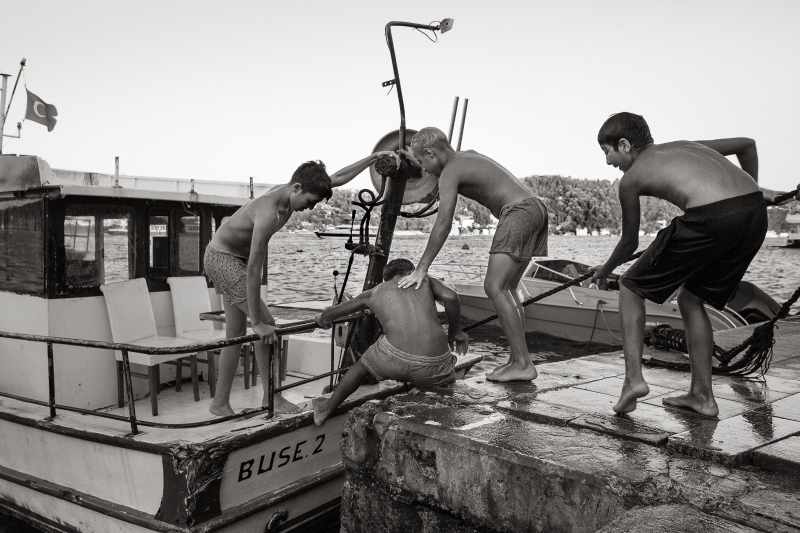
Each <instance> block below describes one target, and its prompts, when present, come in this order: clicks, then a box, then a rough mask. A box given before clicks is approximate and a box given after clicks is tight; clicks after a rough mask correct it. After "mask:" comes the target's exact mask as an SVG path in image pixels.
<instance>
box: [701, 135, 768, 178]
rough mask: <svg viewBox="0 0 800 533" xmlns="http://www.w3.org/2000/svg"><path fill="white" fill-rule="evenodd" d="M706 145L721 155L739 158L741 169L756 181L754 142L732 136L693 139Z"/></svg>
mask: <svg viewBox="0 0 800 533" xmlns="http://www.w3.org/2000/svg"><path fill="white" fill-rule="evenodd" d="M695 142H697V143H699V144H702V145H705V146H708V147H709V148H711V149H712V150H716V151H717V152H719V153H721V154H722V155H735V156H736V159H738V160H739V166H741V167H742V170H744V171H745V172H747V173H748V174H750V176H752V178H753V179H754V180H756V183H758V150H757V149H756V142H755V141H754V140H753V139H748V138H747V137H733V138H730V139H714V140H711V141H695Z"/></svg>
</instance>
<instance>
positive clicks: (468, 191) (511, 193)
mask: <svg viewBox="0 0 800 533" xmlns="http://www.w3.org/2000/svg"><path fill="white" fill-rule="evenodd" d="M439 180H440V181H439V187H440V188H441V187H442V186H446V185H445V182H446V181H451V180H452V181H455V182H457V187H458V194H460V195H462V196H466V197H467V198H469V199H471V200H475V201H476V202H478V203H480V204H481V205H483V206H485V207H487V208H488V209H489V210H490V211H491V212H492V215H494V216H495V218H500V210H501V209H503V207H504V206H505V205H508V204H513V203H517V202H519V201H520V200H522V199H524V198H528V197H530V196H532V193H531V191H529V190H528V189H527V188H525V187H524V186H523V185H522V183H520V182H519V180H518V179H517V178H516V177H514V175H513V174H511V172H509V171H508V170H507V169H506V168H505V167H503V166H502V165H500V164H499V163H498V162H496V161H494V160H493V159H491V158H489V157H486V156H485V155H483V154H479V153H478V152H476V151H474V150H468V151H465V152H456V155H455V156H454V157H453V160H452V161H450V162H449V163H448V164H447V166H446V167H445V168H444V170H443V171H442V175H441V177H440V178H439Z"/></svg>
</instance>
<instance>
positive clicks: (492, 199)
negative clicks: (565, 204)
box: [399, 128, 548, 381]
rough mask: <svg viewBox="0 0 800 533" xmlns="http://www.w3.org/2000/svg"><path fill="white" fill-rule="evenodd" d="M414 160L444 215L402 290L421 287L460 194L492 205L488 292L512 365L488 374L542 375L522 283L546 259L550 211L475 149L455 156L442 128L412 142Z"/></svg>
mask: <svg viewBox="0 0 800 533" xmlns="http://www.w3.org/2000/svg"><path fill="white" fill-rule="evenodd" d="M401 151H402V152H403V154H405V155H406V156H407V157H408V158H409V160H410V161H411V162H412V163H414V164H418V165H421V166H422V167H424V168H425V170H427V171H428V172H429V173H431V174H433V175H434V176H437V177H438V178H439V215H438V216H437V218H436V223H435V224H434V226H433V229H432V230H431V236H430V238H429V239H428V245H427V246H426V247H425V252H424V253H423V255H422V259H420V261H419V264H418V265H417V268H416V270H414V272H413V273H412V274H411V275H410V276H407V277H405V278H403V279H402V280H400V283H399V286H400V287H402V288H406V287H411V286H412V285H413V286H415V288H419V287H420V286H421V284H422V281H423V280H424V279H425V277H426V275H427V273H428V268H429V267H430V265H431V263H433V260H434V259H436V255H437V254H438V253H439V250H441V249H442V246H443V245H444V242H445V241H446V240H447V236H448V235H449V234H450V228H451V226H452V221H453V215H454V213H455V209H456V202H457V201H458V195H459V194H461V195H463V196H465V197H467V198H470V199H472V200H475V201H476V202H478V203H480V204H481V205H483V206H484V207H487V208H488V209H489V210H490V211H491V212H492V215H494V216H495V217H496V218H497V219H499V221H500V222H499V223H498V225H497V231H496V232H495V235H494V239H493V240H492V247H491V249H490V250H489V266H488V269H487V272H486V279H485V280H484V282H483V287H484V290H485V291H486V294H487V295H488V296H489V298H490V299H491V300H492V303H493V304H494V308H495V310H496V311H497V315H498V318H499V319H500V326H501V327H502V328H503V333H505V336H506V338H507V339H508V344H509V346H510V347H511V355H510V356H509V360H508V363H507V364H505V365H503V366H500V367H498V368H496V369H495V370H494V371H493V372H491V373H489V374H487V376H486V378H487V379H491V380H495V381H514V380H520V381H528V380H532V379H535V378H536V376H537V372H536V368H535V367H534V366H533V363H532V362H531V360H530V356H529V354H528V345H527V343H526V342H525V309H524V308H523V307H522V295H521V293H520V291H519V283H520V279H521V278H522V274H523V273H524V272H525V269H526V268H527V266H528V263H530V260H531V258H532V257H535V256H543V255H547V227H548V216H547V208H546V207H545V206H544V204H543V203H542V202H541V201H540V200H539V199H538V198H536V196H534V195H533V193H532V192H531V191H529V190H528V189H527V188H525V186H524V185H522V183H520V181H519V180H518V179H517V178H516V177H514V176H513V175H512V174H511V172H509V171H508V170H506V169H505V168H504V167H502V166H501V165H500V164H499V163H497V162H496V161H494V160H492V159H490V158H488V157H486V156H485V155H481V154H479V153H477V152H475V151H473V150H468V151H465V152H456V151H455V150H453V147H452V146H450V143H449V142H448V141H447V136H446V135H445V134H444V132H442V131H441V130H439V129H437V128H422V129H421V130H420V131H419V132H418V133H417V134H416V135H414V138H413V139H412V140H411V153H409V152H408V151H406V150H401Z"/></svg>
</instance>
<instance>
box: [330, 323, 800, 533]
mask: <svg viewBox="0 0 800 533" xmlns="http://www.w3.org/2000/svg"><path fill="white" fill-rule="evenodd" d="M751 329H752V328H742V329H739V330H731V331H728V332H721V333H718V334H717V335H716V339H715V340H716V341H717V343H718V344H720V345H722V346H723V347H729V346H733V345H736V344H738V343H739V342H741V340H743V339H744V338H746V337H748V336H749V335H750V330H751ZM775 337H776V343H775V346H774V357H773V363H772V367H771V369H770V371H769V372H768V373H767V375H766V376H765V377H764V378H763V379H755V378H753V379H742V378H731V377H724V376H723V377H715V380H714V392H715V394H716V396H717V402H718V404H719V407H720V414H719V416H718V417H715V418H709V417H705V416H702V415H699V414H696V413H694V412H692V411H689V410H685V409H680V408H672V407H669V408H668V407H667V406H664V405H663V404H662V403H661V397H663V396H669V395H672V394H676V393H678V392H679V391H682V390H686V389H687V388H688V384H689V374H688V373H685V372H678V371H670V370H666V369H662V368H653V367H649V368H647V369H646V370H645V377H646V379H647V381H648V383H649V384H650V389H651V392H650V395H649V396H648V397H647V398H645V399H644V400H643V401H640V402H639V406H638V408H637V410H636V411H634V412H633V413H630V414H628V415H615V414H614V413H613V411H612V410H611V406H612V405H613V404H614V403H616V400H617V397H618V394H619V391H620V387H621V385H622V376H623V373H624V363H623V360H622V359H621V355H620V353H619V352H616V353H611V354H601V355H592V356H588V357H584V358H579V359H574V360H570V361H563V362H559V363H551V364H543V365H539V366H538V367H537V368H538V369H539V372H540V376H539V378H538V379H537V380H535V381H534V382H530V383H510V384H496V383H492V382H487V381H486V380H485V379H484V378H483V377H475V378H472V379H467V380H465V381H461V382H458V383H457V384H455V385H453V386H450V387H442V388H437V389H428V390H424V391H422V390H415V391H412V392H411V393H409V394H406V395H402V396H395V397H392V398H389V399H387V400H384V401H380V402H378V401H376V402H369V403H367V404H365V405H363V406H362V407H360V408H359V409H357V410H355V411H353V412H352V413H351V414H350V416H349V418H348V421H347V423H346V425H345V429H344V439H343V441H342V450H343V455H344V460H345V465H346V467H347V481H346V482H345V488H344V494H343V500H342V531H349V532H356V531H375V532H400V531H426V532H431V533H433V532H451V531H497V532H501V531H502V532H506V531H508V532H512V531H514V532H516V531H535V532H594V531H603V532H604V533H610V532H619V533H622V532H645V531H648V532H649V531H665V530H667V529H669V530H670V531H677V532H683V531H686V532H694V531H719V532H723V531H730V532H749V531H764V532H767V531H768V532H790V531H791V532H800V318H796V317H794V318H790V319H788V320H785V321H782V322H780V323H779V328H778V329H777V330H776V335H775ZM645 357H646V358H648V357H658V358H669V357H673V358H674V357H678V358H681V357H682V356H681V355H676V354H674V353H673V354H668V353H663V352H658V351H655V350H646V354H645ZM659 524H660V526H659Z"/></svg>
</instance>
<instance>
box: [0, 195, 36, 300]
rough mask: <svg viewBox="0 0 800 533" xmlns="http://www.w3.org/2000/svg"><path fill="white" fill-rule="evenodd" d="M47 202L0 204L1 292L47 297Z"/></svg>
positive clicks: (7, 201) (6, 201) (13, 200)
mask: <svg viewBox="0 0 800 533" xmlns="http://www.w3.org/2000/svg"><path fill="white" fill-rule="evenodd" d="M43 206H44V202H43V201H42V200H40V199H29V198H9V199H3V200H0V289H1V290H7V291H20V292H27V293H33V294H42V293H44V271H45V262H44V208H43Z"/></svg>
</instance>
